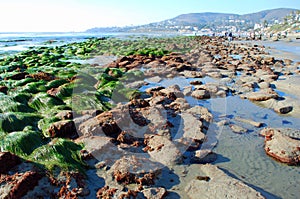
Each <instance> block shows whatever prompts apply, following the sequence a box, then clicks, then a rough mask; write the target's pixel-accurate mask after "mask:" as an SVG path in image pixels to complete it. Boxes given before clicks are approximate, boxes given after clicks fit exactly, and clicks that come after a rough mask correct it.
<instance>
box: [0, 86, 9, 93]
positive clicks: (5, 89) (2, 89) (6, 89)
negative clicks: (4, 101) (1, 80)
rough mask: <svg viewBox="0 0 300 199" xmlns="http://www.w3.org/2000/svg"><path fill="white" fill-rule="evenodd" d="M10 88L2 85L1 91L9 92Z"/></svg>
mask: <svg viewBox="0 0 300 199" xmlns="http://www.w3.org/2000/svg"><path fill="white" fill-rule="evenodd" d="M7 91H8V88H7V87H6V86H0V92H1V93H4V94H7Z"/></svg>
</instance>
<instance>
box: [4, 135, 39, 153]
mask: <svg viewBox="0 0 300 199" xmlns="http://www.w3.org/2000/svg"><path fill="white" fill-rule="evenodd" d="M43 142H44V140H43V137H42V136H41V134H40V133H39V132H36V131H17V132H12V133H9V134H7V135H6V136H4V137H2V138H1V140H0V147H1V151H10V152H12V153H14V154H17V155H19V156H21V157H26V156H27V155H30V154H31V153H32V152H33V151H34V150H35V149H36V148H38V147H40V146H42V145H43Z"/></svg>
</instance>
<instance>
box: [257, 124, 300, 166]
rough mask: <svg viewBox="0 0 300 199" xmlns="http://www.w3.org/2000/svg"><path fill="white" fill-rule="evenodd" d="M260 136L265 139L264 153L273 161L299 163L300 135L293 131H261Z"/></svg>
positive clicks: (267, 129) (268, 129) (290, 163)
mask: <svg viewBox="0 0 300 199" xmlns="http://www.w3.org/2000/svg"><path fill="white" fill-rule="evenodd" d="M260 134H261V135H262V136H264V137H265V151H266V153H267V154H268V155H269V156H271V157H273V158H274V159H276V160H278V161H280V162H283V163H286V164H289V165H299V163H300V140H299V138H300V133H299V131H298V130H293V129H282V128H281V129H273V128H266V129H263V130H262V131H261V132H260Z"/></svg>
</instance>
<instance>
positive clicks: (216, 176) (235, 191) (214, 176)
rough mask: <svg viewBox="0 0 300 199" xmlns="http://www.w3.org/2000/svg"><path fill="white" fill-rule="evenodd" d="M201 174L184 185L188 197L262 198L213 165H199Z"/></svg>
mask: <svg viewBox="0 0 300 199" xmlns="http://www.w3.org/2000/svg"><path fill="white" fill-rule="evenodd" d="M199 169H200V170H201V171H203V174H204V175H203V176H197V177H196V179H194V180H192V181H191V182H189V183H188V185H187V186H186V187H185V191H186V193H187V194H188V196H189V198H264V197H263V196H262V195H261V194H260V193H259V192H257V191H255V190H254V189H252V188H250V187H249V186H247V185H246V184H244V183H243V182H241V181H238V180H236V179H234V178H231V177H229V176H228V175H226V174H225V173H224V172H223V171H222V170H220V169H219V168H217V167H216V166H213V165H201V166H199Z"/></svg>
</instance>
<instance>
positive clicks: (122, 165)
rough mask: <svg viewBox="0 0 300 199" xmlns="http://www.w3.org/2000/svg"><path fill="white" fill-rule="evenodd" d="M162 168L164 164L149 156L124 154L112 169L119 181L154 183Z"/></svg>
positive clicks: (142, 183) (143, 183) (113, 174)
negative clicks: (153, 160)
mask: <svg viewBox="0 0 300 199" xmlns="http://www.w3.org/2000/svg"><path fill="white" fill-rule="evenodd" d="M161 168H162V165H160V164H158V163H154V162H152V161H150V160H149V159H148V158H144V157H136V156H127V157H126V156H124V157H122V158H121V159H119V160H117V161H116V162H115V164H114V165H113V166H112V167H111V169H110V171H111V172H112V176H113V178H114V180H115V181H117V182H118V183H122V184H131V183H137V184H141V185H153V184H154V181H155V179H156V177H157V175H158V174H159V173H160V172H161Z"/></svg>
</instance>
